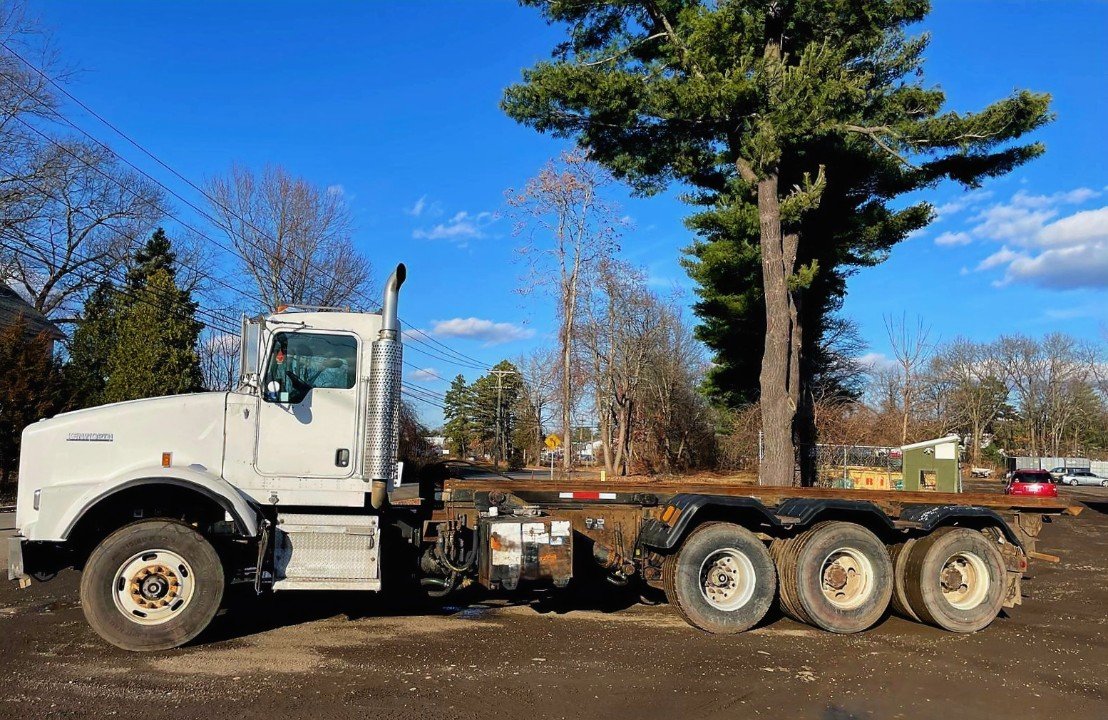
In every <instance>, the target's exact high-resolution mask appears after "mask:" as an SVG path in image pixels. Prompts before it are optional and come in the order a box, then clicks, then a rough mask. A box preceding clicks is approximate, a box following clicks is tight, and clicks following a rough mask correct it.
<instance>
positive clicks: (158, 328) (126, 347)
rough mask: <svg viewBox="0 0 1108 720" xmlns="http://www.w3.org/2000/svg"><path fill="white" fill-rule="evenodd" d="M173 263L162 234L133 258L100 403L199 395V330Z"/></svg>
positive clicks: (192, 305)
mask: <svg viewBox="0 0 1108 720" xmlns="http://www.w3.org/2000/svg"><path fill="white" fill-rule="evenodd" d="M175 261H176V256H175V254H174V253H173V250H172V245H171V243H170V241H169V239H168V237H166V235H165V233H164V231H162V229H161V228H159V229H158V230H157V231H155V232H154V234H153V235H152V236H151V238H150V240H149V241H147V243H146V245H145V246H144V247H143V248H142V249H141V250H140V251H139V252H138V253H136V255H135V258H134V262H133V263H132V265H131V268H130V270H129V271H128V273H127V292H126V293H121V294H118V296H117V298H116V304H117V305H116V307H117V309H116V317H115V322H114V333H115V342H114V344H113V346H112V347H111V350H110V352H109V354H108V361H107V371H108V372H107V381H106V383H105V386H104V393H103V401H104V402H119V401H122V400H133V399H136V398H144V397H157V396H160V395H175V394H178V393H188V392H197V391H199V390H202V389H203V378H202V376H201V373H200V358H199V355H198V353H197V342H198V340H199V337H200V331H201V330H202V329H203V327H204V326H203V323H201V322H199V321H197V319H196V308H197V303H196V302H194V301H193V300H192V297H191V293H189V292H188V291H187V290H182V289H181V288H179V287H178V286H177V283H176V272H175V267H174V265H175Z"/></svg>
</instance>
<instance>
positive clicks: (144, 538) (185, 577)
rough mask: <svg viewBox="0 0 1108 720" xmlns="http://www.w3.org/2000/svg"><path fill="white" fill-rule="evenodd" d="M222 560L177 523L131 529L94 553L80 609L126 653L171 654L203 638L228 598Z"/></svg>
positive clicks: (139, 524) (140, 524)
mask: <svg viewBox="0 0 1108 720" xmlns="http://www.w3.org/2000/svg"><path fill="white" fill-rule="evenodd" d="M223 587H224V575H223V565H222V563H221V562H220V560H219V555H218V554H217V553H216V551H215V549H214V548H213V547H212V546H211V543H209V542H208V541H207V540H206V539H205V538H204V536H203V535H201V534H200V533H198V532H196V531H195V530H193V529H192V528H190V527H188V526H187V525H184V524H183V523H180V522H176V521H172V520H144V521H142V522H137V523H133V524H131V525H127V526H124V527H122V528H120V529H119V530H116V531H115V532H114V533H112V534H111V535H109V536H108V537H107V538H105V539H104V540H103V541H102V542H101V543H100V544H99V545H97V546H96V549H94V550H93V551H92V554H91V555H90V556H89V559H88V562H87V563H86V564H85V569H84V573H83V574H82V576H81V607H82V609H83V610H84V613H85V619H86V620H88V624H89V625H90V626H91V627H92V629H93V630H95V631H96V633H97V634H98V635H99V636H100V637H102V638H104V639H105V640H107V641H108V642H110V643H111V644H112V645H115V646H116V647H120V648H123V649H124V650H137V651H149V650H166V649H168V648H174V647H179V646H181V645H184V644H185V643H187V642H188V641H190V640H192V639H193V638H195V637H196V636H197V635H199V634H200V633H201V632H202V631H203V630H204V629H205V628H206V627H208V624H209V623H210V622H211V621H212V618H213V617H215V614H216V611H218V610H219V605H220V602H221V601H222V599H223Z"/></svg>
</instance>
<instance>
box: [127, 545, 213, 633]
mask: <svg viewBox="0 0 1108 720" xmlns="http://www.w3.org/2000/svg"><path fill="white" fill-rule="evenodd" d="M193 577H194V576H193V572H192V566H191V565H189V563H188V562H187V561H186V560H185V559H184V558H183V557H181V556H180V555H178V554H177V553H175V552H173V551H172V550H161V549H158V550H144V551H142V552H140V553H135V554H134V555H132V556H131V557H130V558H128V559H127V560H126V561H124V562H123V564H122V565H120V566H119V569H118V570H117V571H116V573H115V575H114V576H113V580H112V582H113V587H112V597H113V598H114V599H115V606H116V609H117V610H119V612H120V613H122V614H123V615H124V616H125V617H126V618H127V619H128V620H130V621H131V622H134V623H138V624H139V625H161V624H162V623H165V622H169V621H170V620H172V619H173V618H175V617H177V616H178V615H180V614H181V612H182V611H183V610H184V609H185V608H186V607H188V605H189V602H191V601H192V598H193V596H194V595H195V593H196V582H195V580H194V579H193Z"/></svg>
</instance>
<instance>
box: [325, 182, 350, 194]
mask: <svg viewBox="0 0 1108 720" xmlns="http://www.w3.org/2000/svg"><path fill="white" fill-rule="evenodd" d="M327 194H328V195H339V196H343V195H346V188H344V187H343V186H342V185H337V184H336V185H328V186H327Z"/></svg>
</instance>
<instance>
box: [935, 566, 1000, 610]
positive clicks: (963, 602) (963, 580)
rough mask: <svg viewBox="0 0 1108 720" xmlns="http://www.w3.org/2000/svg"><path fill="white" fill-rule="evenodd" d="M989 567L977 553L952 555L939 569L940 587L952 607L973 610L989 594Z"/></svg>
mask: <svg viewBox="0 0 1108 720" xmlns="http://www.w3.org/2000/svg"><path fill="white" fill-rule="evenodd" d="M989 582H990V580H989V567H988V565H986V564H985V561H984V560H983V559H982V558H981V557H980V556H979V555H977V554H976V553H971V552H959V553H955V554H953V555H951V556H950V557H948V558H947V559H946V562H945V563H943V567H942V570H940V571H939V587H940V588H941V589H942V591H943V597H944V598H945V599H946V601H947V602H948V603H950V605H951V607H954V608H956V609H958V610H972V609H973V608H975V607H977V606H978V605H980V604H981V603H983V602H984V601H985V598H986V597H987V596H988V594H989Z"/></svg>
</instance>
